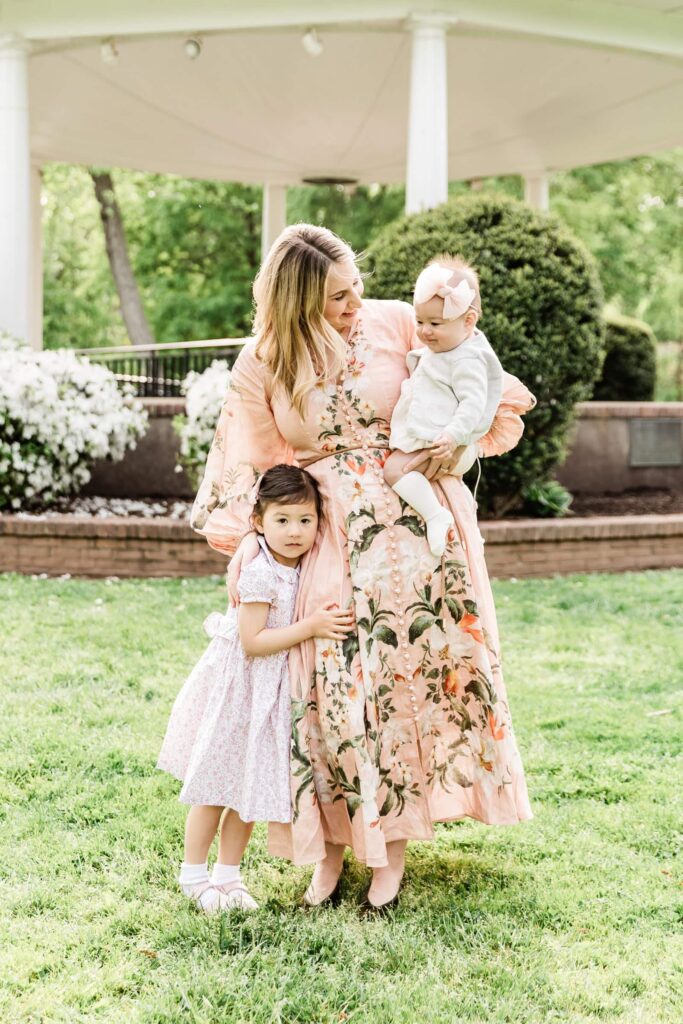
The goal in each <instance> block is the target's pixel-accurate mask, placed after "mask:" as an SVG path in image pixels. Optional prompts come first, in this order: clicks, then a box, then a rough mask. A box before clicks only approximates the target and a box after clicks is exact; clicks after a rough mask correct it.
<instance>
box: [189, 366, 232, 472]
mask: <svg viewBox="0 0 683 1024" xmlns="http://www.w3.org/2000/svg"><path fill="white" fill-rule="evenodd" d="M229 383H230V370H229V369H228V364H227V363H226V362H225V360H224V359H217V360H214V362H213V363H211V366H209V367H208V369H206V370H204V371H203V373H194V372H192V373H188V375H187V377H186V378H185V380H184V381H183V384H182V390H183V392H184V394H185V413H186V414H185V417H184V418H182V419H181V420H180V421H179V423H178V426H177V429H178V434H179V436H180V455H181V457H182V459H183V462H184V463H185V465H186V466H188V467H189V468H190V469H194V470H197V469H199V468H201V467H203V466H204V463H205V462H206V457H207V455H208V454H209V448H210V447H211V442H212V441H213V436H214V433H215V431H216V423H217V422H218V417H219V415H220V411H221V408H222V406H223V402H224V401H225V395H226V392H227V390H228V385H229ZM179 468H180V469H182V468H183V467H182V466H181V467H179Z"/></svg>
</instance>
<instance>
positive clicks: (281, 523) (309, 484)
mask: <svg viewBox="0 0 683 1024" xmlns="http://www.w3.org/2000/svg"><path fill="white" fill-rule="evenodd" d="M254 499H255V502H254V511H253V513H252V522H253V526H254V529H255V530H256V531H257V533H260V534H261V535H262V536H263V537H264V538H265V541H266V544H267V545H268V547H269V548H270V550H271V551H272V553H273V555H274V557H275V558H276V560H277V561H278V562H282V563H283V564H284V565H296V563H297V562H298V560H299V559H300V558H301V557H302V555H305V554H306V552H307V551H308V550H310V548H311V547H312V546H313V542H314V540H315V535H316V532H317V530H318V524H319V522H320V520H321V519H322V517H323V507H322V498H321V497H320V491H319V490H318V484H317V483H316V481H315V480H314V478H313V477H312V476H311V474H310V473H307V472H306V470H305V469H299V468H298V466H285V465H284V464H283V465H278V466H273V467H272V468H271V469H268V470H266V472H265V473H264V474H263V476H262V477H261V478H260V480H259V481H258V483H257V485H256V487H255V494H254Z"/></svg>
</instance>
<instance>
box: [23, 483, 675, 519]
mask: <svg viewBox="0 0 683 1024" xmlns="http://www.w3.org/2000/svg"><path fill="white" fill-rule="evenodd" d="M191 507H192V502H191V501H182V500H180V499H175V498H174V499H167V498H134V499H133V498H71V499H62V500H60V501H59V502H57V504H55V505H53V506H52V507H51V508H50V509H48V510H47V511H44V512H39V511H36V512H19V513H16V514H17V515H19V516H20V517H22V518H27V517H32V516H53V515H63V514H64V513H73V514H74V515H89V516H95V517H102V516H144V517H145V518H149V519H158V518H169V519H188V518H189V515H190V509H191ZM674 512H683V492H681V493H676V492H674V491H664V490H652V491H645V490H641V491H625V492H624V493H623V494H583V495H581V494H579V495H575V497H574V500H573V501H572V505H571V510H570V513H569V515H570V517H574V516H575V517H580V518H585V517H586V516H633V515H637V516H644V515H671V514H672V513H674ZM481 518H482V519H485V518H486V517H485V516H482V517H481ZM510 518H514V514H513V515H511V516H510Z"/></svg>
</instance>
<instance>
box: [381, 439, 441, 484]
mask: <svg viewBox="0 0 683 1024" xmlns="http://www.w3.org/2000/svg"><path fill="white" fill-rule="evenodd" d="M418 454H419V452H402V451H401V449H400V448H396V449H394V451H393V452H392V453H391V455H390V456H389V458H388V459H387V461H386V462H385V463H384V479H385V480H386V482H387V483H388V484H389V486H390V487H393V486H394V484H395V483H398V481H399V480H400V479H401V477H402V476H403V470H404V469H405V467H406V466H407V465H408V463H409V462H411V461H412V460H413V459H414V458H415V456H416V455H418ZM429 460H430V455H429V452H428V451H426V450H425V457H424V462H421V463H420V464H419V466H416V467H415V468H414V470H413V472H415V473H423V472H424V470H425V469H426V468H427V465H428V463H429Z"/></svg>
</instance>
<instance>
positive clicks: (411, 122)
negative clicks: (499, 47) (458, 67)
mask: <svg viewBox="0 0 683 1024" xmlns="http://www.w3.org/2000/svg"><path fill="white" fill-rule="evenodd" d="M411 29H412V35H413V49H412V60H411V68H410V111H409V116H408V159H407V166H406V213H418V212H419V211H420V210H431V209H432V207H434V206H439V204H440V203H445V202H446V199H447V198H448V79H447V69H446V23H445V22H444V20H443V19H442V18H439V17H438V16H434V17H430V16H428V15H426V16H424V17H420V16H415V18H414V20H413V22H412V26H411Z"/></svg>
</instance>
